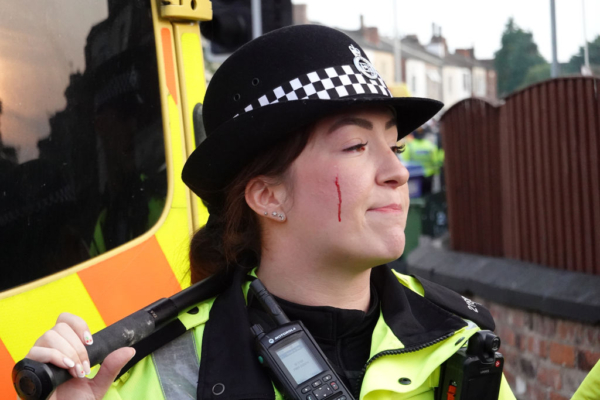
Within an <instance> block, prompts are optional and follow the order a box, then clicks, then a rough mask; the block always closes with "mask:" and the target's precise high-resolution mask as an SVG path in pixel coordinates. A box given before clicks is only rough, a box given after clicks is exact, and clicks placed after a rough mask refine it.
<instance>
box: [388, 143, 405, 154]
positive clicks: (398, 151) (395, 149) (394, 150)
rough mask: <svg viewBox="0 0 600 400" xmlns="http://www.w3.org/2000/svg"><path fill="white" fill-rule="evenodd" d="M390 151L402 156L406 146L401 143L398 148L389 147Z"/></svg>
mask: <svg viewBox="0 0 600 400" xmlns="http://www.w3.org/2000/svg"><path fill="white" fill-rule="evenodd" d="M390 148H391V149H392V151H393V152H394V153H396V154H402V153H404V150H406V144H404V143H402V144H401V145H400V146H392V147H390Z"/></svg>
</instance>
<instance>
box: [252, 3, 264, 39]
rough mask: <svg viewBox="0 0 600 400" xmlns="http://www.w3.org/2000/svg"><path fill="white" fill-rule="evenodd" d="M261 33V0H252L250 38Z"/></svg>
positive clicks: (254, 37)
mask: <svg viewBox="0 0 600 400" xmlns="http://www.w3.org/2000/svg"><path fill="white" fill-rule="evenodd" d="M260 35H262V5H261V0H252V39H256V38H257V37H259V36H260Z"/></svg>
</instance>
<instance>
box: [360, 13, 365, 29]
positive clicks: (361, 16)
mask: <svg viewBox="0 0 600 400" xmlns="http://www.w3.org/2000/svg"><path fill="white" fill-rule="evenodd" d="M364 30H365V17H364V16H363V15H362V14H360V31H361V32H362V31H364Z"/></svg>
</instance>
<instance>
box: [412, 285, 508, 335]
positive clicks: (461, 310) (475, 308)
mask: <svg viewBox="0 0 600 400" xmlns="http://www.w3.org/2000/svg"><path fill="white" fill-rule="evenodd" d="M412 276H413V277H414V278H416V279H417V280H418V281H419V282H420V283H421V285H423V289H424V290H425V298H426V299H427V300H430V301H431V302H432V303H435V304H436V305H438V306H440V307H442V308H443V309H445V310H447V311H450V312H452V313H454V314H456V315H458V316H460V317H463V318H466V319H468V320H471V321H473V322H475V323H476V324H477V325H478V326H479V327H480V328H482V329H489V330H491V331H493V330H494V329H496V323H495V322H494V318H493V317H492V314H491V313H490V312H489V310H488V309H487V308H485V307H484V306H482V305H481V304H479V303H475V302H474V301H472V300H470V299H468V298H466V297H464V296H461V295H460V294H458V293H456V292H455V291H453V290H450V289H448V288H445V287H444V286H442V285H438V284H437V283H433V282H430V281H428V280H426V279H423V278H421V277H418V276H416V275H412Z"/></svg>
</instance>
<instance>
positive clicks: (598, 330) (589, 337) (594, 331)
mask: <svg viewBox="0 0 600 400" xmlns="http://www.w3.org/2000/svg"><path fill="white" fill-rule="evenodd" d="M582 336H583V340H584V344H585V345H586V346H589V347H600V327H595V326H587V327H585V328H584V329H583V335H582Z"/></svg>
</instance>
